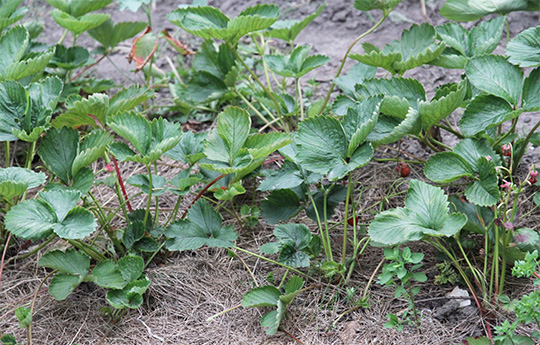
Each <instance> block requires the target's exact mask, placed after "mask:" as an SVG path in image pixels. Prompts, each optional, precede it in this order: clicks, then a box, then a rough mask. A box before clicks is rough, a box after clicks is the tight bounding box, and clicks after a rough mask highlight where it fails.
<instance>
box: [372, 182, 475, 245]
mask: <svg viewBox="0 0 540 345" xmlns="http://www.w3.org/2000/svg"><path fill="white" fill-rule="evenodd" d="M466 222H467V218H466V217H465V215H463V214H460V213H452V214H448V201H447V196H446V195H444V192H443V191H442V189H440V188H437V187H433V186H430V185H428V184H427V183H424V182H421V181H417V180H412V181H411V182H410V184H409V190H408V192H407V197H406V198H405V207H404V208H395V209H392V210H388V211H384V212H382V213H380V214H378V215H377V216H375V219H374V220H373V221H372V222H371V224H370V226H369V230H368V232H369V235H370V237H371V239H372V240H373V241H374V242H375V243H376V244H377V245H383V246H393V245H397V244H402V243H407V242H409V241H418V240H421V239H423V238H424V237H429V236H435V237H441V236H447V237H448V236H452V235H455V234H456V233H457V232H458V231H459V230H461V228H462V227H463V226H464V225H465V223H466Z"/></svg>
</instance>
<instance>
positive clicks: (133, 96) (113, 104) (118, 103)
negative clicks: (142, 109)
mask: <svg viewBox="0 0 540 345" xmlns="http://www.w3.org/2000/svg"><path fill="white" fill-rule="evenodd" d="M153 95H154V91H152V90H149V89H148V88H146V87H141V86H137V85H133V86H130V87H128V88H127V89H123V90H122V91H120V92H118V93H117V94H116V95H114V96H113V97H112V98H111V101H110V106H109V110H108V111H107V115H109V116H110V115H114V114H117V113H120V112H124V111H128V110H131V109H133V108H135V107H136V106H138V105H140V104H141V103H143V102H145V101H147V100H149V99H150V98H152V96H153ZM102 123H104V122H102Z"/></svg>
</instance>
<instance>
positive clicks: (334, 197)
mask: <svg viewBox="0 0 540 345" xmlns="http://www.w3.org/2000/svg"><path fill="white" fill-rule="evenodd" d="M327 193H328V195H327V197H326V215H327V216H328V217H331V216H333V215H334V209H335V208H336V206H337V205H339V204H340V203H341V202H343V201H345V198H346V196H347V188H345V187H343V186H341V185H336V186H334V188H332V189H331V190H330V191H327ZM313 201H314V203H311V204H309V206H308V207H307V208H306V216H308V217H309V218H310V219H313V220H314V221H317V214H316V213H315V207H317V213H318V214H319V217H320V216H321V215H323V214H324V212H325V210H324V206H323V205H324V194H323V192H322V191H317V192H315V193H313Z"/></svg>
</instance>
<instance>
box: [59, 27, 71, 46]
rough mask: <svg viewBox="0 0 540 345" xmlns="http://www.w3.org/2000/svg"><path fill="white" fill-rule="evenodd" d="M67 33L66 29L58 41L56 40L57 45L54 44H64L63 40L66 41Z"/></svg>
mask: <svg viewBox="0 0 540 345" xmlns="http://www.w3.org/2000/svg"><path fill="white" fill-rule="evenodd" d="M68 32H69V31H68V29H65V30H64V33H63V34H62V37H60V39H59V40H58V43H56V44H62V42H64V40H65V39H66V37H67V34H68Z"/></svg>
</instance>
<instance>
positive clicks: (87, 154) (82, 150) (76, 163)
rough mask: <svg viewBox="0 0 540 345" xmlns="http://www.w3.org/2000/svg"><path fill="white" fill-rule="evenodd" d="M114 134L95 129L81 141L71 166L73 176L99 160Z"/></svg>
mask: <svg viewBox="0 0 540 345" xmlns="http://www.w3.org/2000/svg"><path fill="white" fill-rule="evenodd" d="M112 140H113V138H112V136H111V135H110V134H109V133H107V132H105V131H104V130H94V131H92V132H91V133H90V134H89V135H88V136H86V137H85V138H84V140H83V141H82V142H81V143H80V147H79V150H78V153H77V155H76V156H75V159H74V160H73V165H72V167H71V174H72V176H76V175H77V173H78V172H79V171H80V170H81V169H83V168H86V167H88V166H89V165H90V164H92V163H93V162H95V161H96V160H98V159H99V158H100V157H101V156H103V154H104V153H105V150H106V149H107V147H108V146H109V144H110V143H111V142H112Z"/></svg>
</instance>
